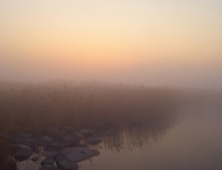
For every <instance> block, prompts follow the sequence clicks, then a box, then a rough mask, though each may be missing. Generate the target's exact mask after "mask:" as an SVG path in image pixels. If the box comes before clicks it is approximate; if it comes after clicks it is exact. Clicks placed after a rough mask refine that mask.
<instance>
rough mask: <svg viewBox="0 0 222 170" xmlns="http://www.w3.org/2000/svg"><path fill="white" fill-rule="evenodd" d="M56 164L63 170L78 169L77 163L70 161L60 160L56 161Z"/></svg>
mask: <svg viewBox="0 0 222 170" xmlns="http://www.w3.org/2000/svg"><path fill="white" fill-rule="evenodd" d="M57 166H58V167H59V168H62V169H65V170H78V169H79V166H78V164H76V163H74V162H70V161H61V162H59V163H57Z"/></svg>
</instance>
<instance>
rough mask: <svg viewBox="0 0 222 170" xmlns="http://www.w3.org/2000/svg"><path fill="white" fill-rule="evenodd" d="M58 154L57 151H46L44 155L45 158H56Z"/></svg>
mask: <svg viewBox="0 0 222 170" xmlns="http://www.w3.org/2000/svg"><path fill="white" fill-rule="evenodd" d="M57 153H58V152H57V151H51V152H50V151H45V152H43V153H42V155H43V156H45V157H48V156H54V155H56V154H57Z"/></svg>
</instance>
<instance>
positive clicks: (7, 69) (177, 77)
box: [0, 57, 222, 89]
mask: <svg viewBox="0 0 222 170" xmlns="http://www.w3.org/2000/svg"><path fill="white" fill-rule="evenodd" d="M53 61H54V60H51V61H41V62H36V61H35V60H32V59H28V58H27V59H23V60H15V61H14V60H12V59H11V60H10V59H9V58H5V59H4V57H2V58H0V65H1V67H0V80H1V81H16V82H29V83H30V82H31V83H42V82H46V81H50V80H71V81H74V82H75V81H77V82H79V81H91V80H97V81H101V82H108V83H116V84H127V85H143V86H171V87H179V88H207V89H221V87H222V74H221V73H222V68H221V63H220V61H219V62H217V63H210V62H208V63H206V64H202V65H200V64H195V63H179V62H178V63H177V62H171V63H169V62H168V63H167V62H166V63H164V62H153V63H142V62H137V63H133V64H131V65H127V66H116V67H113V66H109V65H108V66H105V68H103V67H101V66H98V68H97V67H95V68H90V67H87V66H86V67H85V68H84V67H79V66H78V65H80V64H79V63H78V64H77V65H75V64H74V65H67V63H56V62H53ZM117 62H118V61H117ZM119 64H121V63H119ZM82 65H83V66H84V63H83V64H82Z"/></svg>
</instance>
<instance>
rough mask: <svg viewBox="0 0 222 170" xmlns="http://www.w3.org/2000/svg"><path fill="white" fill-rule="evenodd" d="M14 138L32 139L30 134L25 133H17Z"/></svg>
mask: <svg viewBox="0 0 222 170" xmlns="http://www.w3.org/2000/svg"><path fill="white" fill-rule="evenodd" d="M12 136H13V137H14V138H30V137H31V135H30V134H28V133H25V132H23V131H19V132H15V133H14V134H13V135H12Z"/></svg>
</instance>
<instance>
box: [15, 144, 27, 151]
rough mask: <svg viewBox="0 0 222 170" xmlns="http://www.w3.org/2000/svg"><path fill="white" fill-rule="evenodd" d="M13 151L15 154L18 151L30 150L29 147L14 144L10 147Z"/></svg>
mask: <svg viewBox="0 0 222 170" xmlns="http://www.w3.org/2000/svg"><path fill="white" fill-rule="evenodd" d="M12 147H13V149H14V151H15V152H17V151H18V150H19V149H28V150H31V148H30V147H28V146H26V145H23V144H14V145H12Z"/></svg>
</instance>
